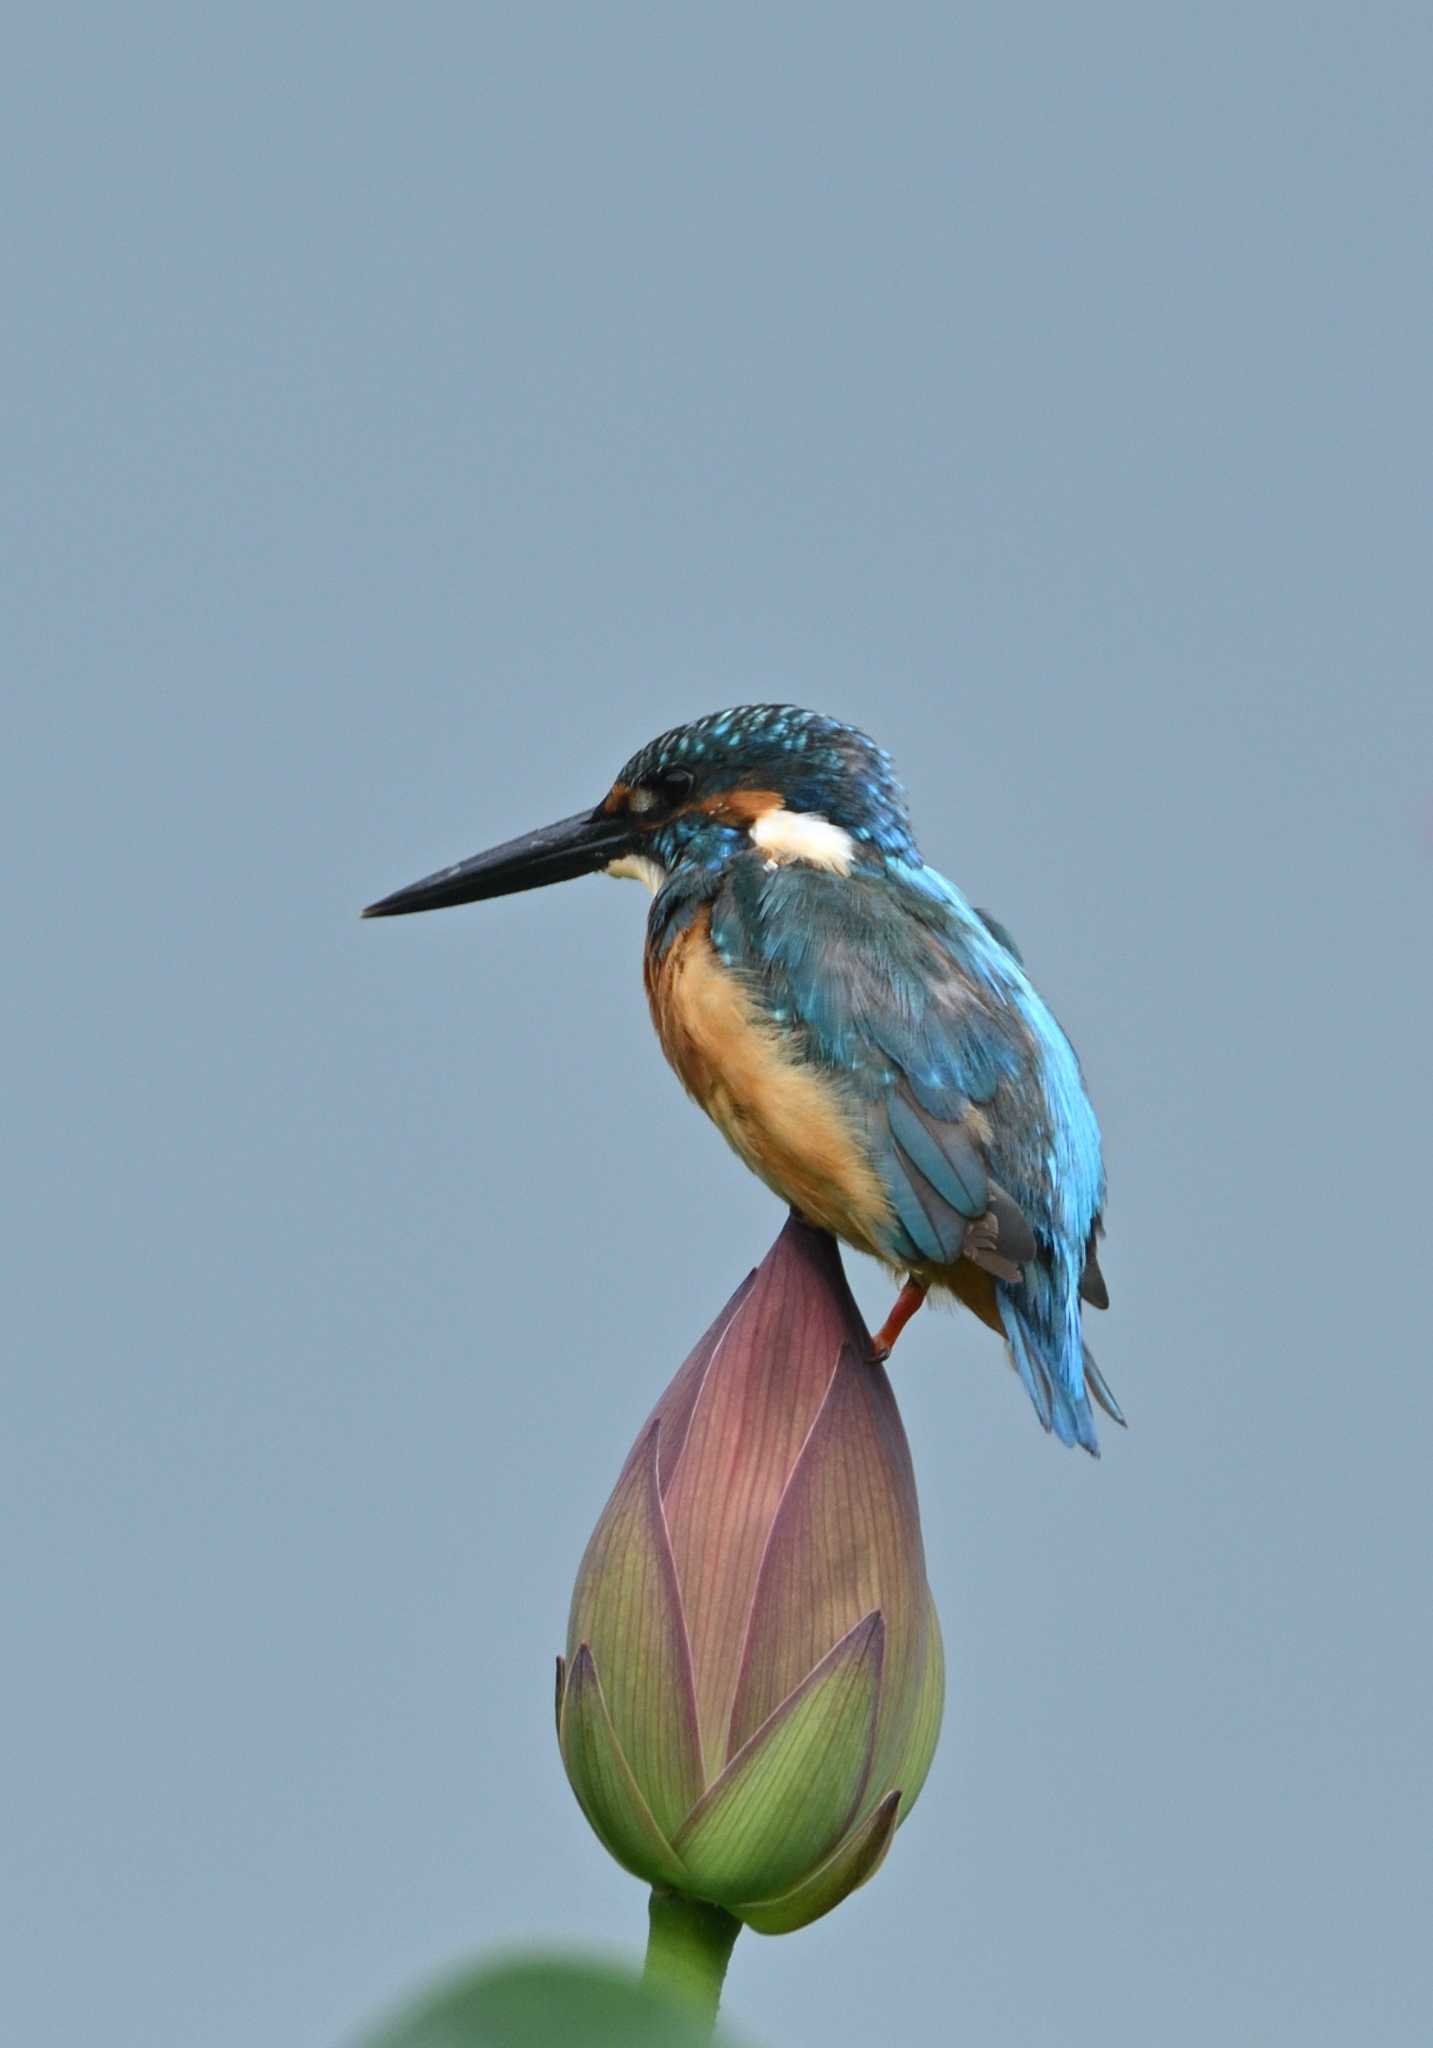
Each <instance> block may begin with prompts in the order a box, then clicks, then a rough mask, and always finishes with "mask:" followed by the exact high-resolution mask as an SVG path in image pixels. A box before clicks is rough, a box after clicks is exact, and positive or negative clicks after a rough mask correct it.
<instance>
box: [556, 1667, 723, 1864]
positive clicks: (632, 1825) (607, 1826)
mask: <svg viewBox="0 0 1433 2048" xmlns="http://www.w3.org/2000/svg"><path fill="white" fill-rule="evenodd" d="M558 1733H559V1740H560V1743H561V1746H562V1761H563V1763H564V1764H565V1765H566V1766H567V1775H568V1779H569V1780H570V1782H571V1785H572V1789H573V1791H574V1792H575V1793H576V1794H577V1800H578V1804H579V1805H580V1806H581V1808H582V1811H583V1812H584V1813H585V1814H586V1816H587V1820H588V1824H589V1826H590V1827H591V1829H592V1831H593V1833H594V1834H595V1835H596V1836H597V1837H598V1839H599V1840H600V1841H601V1843H602V1845H603V1847H604V1848H605V1849H606V1850H607V1851H608V1853H609V1854H610V1855H612V1856H615V1858H616V1859H617V1861H618V1862H619V1863H620V1864H622V1865H623V1867H624V1868H625V1869H627V1870H630V1871H632V1872H633V1874H634V1875H635V1876H637V1877H644V1878H646V1879H647V1881H648V1883H649V1884H670V1885H676V1886H678V1887H681V1886H682V1885H685V1884H690V1882H691V1880H690V1879H689V1878H688V1877H687V1875H686V1872H685V1871H684V1869H683V1867H682V1862H681V1858H680V1857H679V1856H678V1855H677V1854H676V1852H675V1851H674V1850H673V1848H672V1845H671V1843H670V1842H669V1841H668V1840H667V1838H666V1836H665V1835H664V1834H663V1832H662V1830H661V1828H660V1827H658V1825H657V1822H656V1820H655V1819H654V1818H653V1815H652V1810H651V1808H650V1807H649V1806H648V1804H647V1802H646V1800H645V1799H644V1798H643V1797H642V1791H641V1787H640V1786H639V1785H638V1783H637V1780H636V1779H635V1778H634V1777H633V1775H632V1768H631V1765H630V1764H629V1763H628V1761H627V1759H626V1757H625V1756H624V1755H623V1753H622V1745H621V1743H620V1742H619V1741H618V1739H617V1735H616V1732H615V1730H614V1729H613V1726H612V1716H611V1715H610V1714H609V1713H608V1711H607V1702H606V1700H605V1699H604V1698H603V1695H602V1685H601V1682H600V1680H599V1678H598V1675H597V1666H596V1664H595V1663H594V1662H593V1658H592V1652H591V1650H590V1649H589V1648H588V1646H587V1644H586V1643H582V1644H579V1646H578V1650H577V1655H576V1656H575V1657H574V1658H573V1660H572V1667H571V1670H570V1671H569V1672H568V1675H567V1683H566V1685H565V1687H564V1688H563V1696H562V1707H561V1711H560V1713H559V1715H558Z"/></svg>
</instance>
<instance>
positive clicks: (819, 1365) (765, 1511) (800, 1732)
mask: <svg viewBox="0 0 1433 2048" xmlns="http://www.w3.org/2000/svg"><path fill="white" fill-rule="evenodd" d="M870 1350H871V1340H870V1337H869V1335H868V1333H867V1331H866V1328H865V1325H864V1324H863V1322H862V1320H861V1317H860V1313H859V1311H858V1310H857V1308H856V1305H855V1303H854V1301H853V1300H852V1298H851V1294H850V1290H849V1288H848V1287H847V1285H846V1280H845V1275H844V1273H843V1272H842V1270H841V1263H840V1256H839V1254H838V1252H837V1250H836V1246H835V1244H834V1243H833V1241H832V1240H831V1239H830V1238H829V1237H827V1236H826V1235H825V1234H824V1233H822V1232H820V1231H816V1230H813V1229H811V1228H810V1227H809V1226H808V1225H806V1224H804V1223H802V1222H801V1221H800V1220H799V1219H797V1218H796V1217H793V1218H792V1219H791V1221H790V1222H789V1223H788V1224H787V1225H786V1227H785V1229H784V1230H783V1231H782V1233H781V1235H780V1237H779V1238H778V1239H777V1241H776V1243H775V1245H774V1246H773V1247H772V1249H771V1251H770V1252H769V1253H768V1254H767V1257H766V1259H765V1260H764V1261H763V1263H762V1265H761V1266H760V1267H759V1268H758V1270H757V1271H756V1272H755V1273H754V1274H753V1275H752V1276H751V1277H750V1279H748V1280H747V1281H746V1282H745V1283H744V1284H743V1285H742V1286H741V1287H740V1288H738V1290H737V1292H736V1293H735V1294H734V1295H733V1297H732V1299H731V1300H730V1301H729V1302H728V1303H727V1305H726V1307H725V1308H724V1309H723V1310H722V1312H721V1314H720V1315H719V1316H718V1317H717V1319H716V1321H715V1323H713V1325H712V1327H711V1328H710V1329H709V1330H708V1331H707V1333H706V1335H705V1336H704V1337H703V1338H702V1340H701V1342H700V1343H699V1344H698V1346H697V1348H696V1349H695V1351H693V1353H692V1354H691V1356H690V1358H688V1359H687V1361H686V1363H685V1364H684V1365H683V1366H682V1368H681V1370H680V1371H679V1372H678V1374H677V1376H676V1378H675V1379H674V1380H673V1381H672V1383H671V1385H670V1386H669V1387H668V1388H667V1391H666V1393H665V1394H663V1396H662V1398H661V1400H660V1401H659V1402H658V1403H657V1406H656V1408H655V1409H654V1410H653V1412H652V1414H651V1415H650V1416H649V1418H648V1420H647V1422H646V1424H645V1425H644V1426H643V1429H642V1431H641V1434H640V1435H639V1436H638V1439H637V1442H636V1443H635V1445H634V1446H633V1448H632V1451H631V1453H630V1454H629V1456H628V1459H627V1462H626V1464H625V1466H624V1467H623V1470H622V1473H621V1476H620V1477H619V1479H618V1481H617V1485H616V1487H615V1488H614V1490H613V1493H612V1497H611V1499H610V1500H609V1501H608V1503H607V1506H606V1508H605V1509H604V1511H603V1514H602V1517H601V1519H600V1521H599V1522H598V1524H597V1528H596V1530H595V1531H594V1533H593V1536H592V1540H591V1542H590V1543H589V1544H588V1546H587V1552H586V1555H585V1557H584V1558H583V1561H582V1566H581V1569H580V1571H579V1573H578V1578H577V1585H576V1588H575V1591H574V1593H573V1599H572V1616H571V1623H570V1626H569V1630H568V1643H567V1655H566V1658H565V1659H560V1660H559V1664H558V1737H559V1742H560V1744H561V1749H562V1756H563V1761H564V1763H565V1765H566V1768H567V1774H568V1777H569V1778H570V1780H571V1782H572V1786H573V1790H574V1791H575V1792H576V1794H577V1797H578V1800H579V1802H580V1804H581V1806H582V1809H583V1812H584V1813H585V1814H586V1815H587V1818H588V1821H589V1822H590V1823H591V1826H592V1828H593V1830H594V1831H595V1833H596V1834H597V1835H598V1837H599V1839H600V1840H601V1841H602V1842H603V1844H604V1845H605V1846H606V1848H607V1849H608V1850H609V1851H610V1852H611V1854H612V1855H613V1856H615V1857H616V1858H617V1860H618V1862H620V1863H621V1864H623V1865H624V1866H625V1868H627V1869H628V1870H630V1871H632V1872H634V1873H635V1874H636V1875H638V1876H640V1877H644V1878H646V1879H648V1880H649V1881H650V1882H651V1883H653V1884H655V1885H660V1886H665V1887H668V1888H670V1889H671V1890H673V1891H676V1892H680V1893H684V1894H686V1895H687V1896H689V1897H691V1898H696V1899H703V1900H707V1901H710V1902H711V1903H713V1904H715V1905H718V1906H721V1907H723V1908H724V1909H725V1910H726V1911H728V1912H729V1913H732V1914H735V1915H736V1917H737V1918H738V1919H740V1920H743V1921H745V1922H746V1924H747V1925H748V1926H750V1927H752V1928H754V1929H756V1930H757V1931H758V1932H760V1933H767V1934H783V1933H789V1932H791V1931H792V1930H793V1929H795V1928H797V1927H804V1926H806V1925H807V1924H808V1923H809V1922H810V1921H812V1920H815V1919H819V1918H820V1916H821V1915H822V1914H823V1913H828V1912H830V1910H831V1909H832V1907H833V1906H836V1905H839V1903H840V1902H841V1900H842V1899H843V1898H845V1897H846V1896H847V1894H848V1893H849V1892H851V1891H853V1890H854V1889H855V1887H856V1886H857V1885H859V1884H863V1883H864V1882H865V1881H866V1879H867V1878H868V1877H870V1876H871V1875H872V1874H873V1873H874V1871H875V1870H876V1869H877V1868H878V1867H879V1865H880V1863H881V1861H882V1859H883V1858H884V1856H885V1854H886V1851H887V1849H888V1848H889V1847H890V1843H891V1838H892V1836H893V1834H894V1832H895V1829H896V1827H897V1825H898V1823H899V1822H900V1821H901V1820H902V1819H903V1818H904V1816H905V1815H906V1813H908V1812H909V1810H910V1807H911V1805H912V1803H913V1802H914V1800H915V1797H916V1794H917V1793H918V1792H919V1790H920V1788H921V1785H922V1784H923V1783H924V1780H925V1776H926V1772H927V1770H928V1769H929V1767H930V1760H931V1757H932V1755H933V1754H934V1751H935V1744H936V1738H937V1735H938V1733H939V1730H940V1717H941V1708H942V1704H943V1698H944V1673H943V1665H942V1658H941V1646H940V1630H939V1626H938V1624H937V1621H936V1617H935V1607H934V1604H933V1602H932V1600H931V1596H930V1589H929V1587H928V1585H927V1583H926V1575H925V1554H924V1550H923V1548H922V1544H921V1532H920V1515H919V1510H918V1508H917V1504H916V1494H915V1482H914V1478H913V1475H912V1471H911V1460H910V1450H909V1446H908V1445H907V1443H906V1438H905V1432H904V1430H903V1429H902V1427H901V1421H900V1417H899V1415H898V1413H897V1411H896V1405H895V1399H894V1396H893V1395H892V1392H891V1388H890V1383H889V1381H888V1380H887V1378H886V1375H885V1373H884V1372H883V1371H882V1370H881V1368H880V1367H879V1366H877V1365H873V1364H871V1363H870Z"/></svg>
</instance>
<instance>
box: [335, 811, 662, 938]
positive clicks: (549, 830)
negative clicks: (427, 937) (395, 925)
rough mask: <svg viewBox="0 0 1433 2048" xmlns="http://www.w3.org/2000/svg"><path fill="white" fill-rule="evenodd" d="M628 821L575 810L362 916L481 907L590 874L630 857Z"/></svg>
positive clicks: (374, 905) (398, 891)
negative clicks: (571, 815) (495, 899)
mask: <svg viewBox="0 0 1433 2048" xmlns="http://www.w3.org/2000/svg"><path fill="white" fill-rule="evenodd" d="M632 845H633V835H632V821H631V819H630V818H618V817H613V816H611V815H610V814H609V813H608V812H606V811H604V810H601V809H598V810H595V811H579V812H578V814H577V816H576V817H575V818H564V819H563V820H562V821H561V823H560V824H557V825H544V826H543V827H542V828H541V830H540V831H537V832H525V833H524V834H523V836H522V837H521V838H520V839H509V840H508V841H507V843H506V845H504V846H495V847H493V848H492V850H491V852H489V853H476V854H474V855H473V858H472V859H471V860H460V861H459V862H458V864H457V866H456V867H451V868H439V870H438V872H437V874H436V875H425V876H424V877H423V879H422V881H421V882H410V883H409V884H408V887H407V888H406V889H395V890H394V892H393V894H392V895H391V896H384V897H383V898H381V900H380V901H379V902H377V903H370V904H369V906H368V908H367V910H365V911H364V913H363V915H364V916H365V917H406V916H407V915H408V914H409V912H410V911H414V910H446V909H447V908H448V906H449V905H450V904H453V903H481V902H483V901H484V900H485V899H486V898H487V897H489V896H511V895H513V894H514V893H515V892H516V891H517V890H519V889H541V888H543V887H544V886H545V885H546V884H547V883H548V882H567V881H571V879H572V877H573V876H574V875H593V874H596V872H597V870H598V869H599V868H605V867H606V866H607V864H608V862H609V861H614V860H616V859H617V858H618V856H619V855H621V854H623V853H627V852H630V850H631V848H632Z"/></svg>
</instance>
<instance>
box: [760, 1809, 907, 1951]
mask: <svg viewBox="0 0 1433 2048" xmlns="http://www.w3.org/2000/svg"><path fill="white" fill-rule="evenodd" d="M900 1803H901V1795H900V1793H899V1792H888V1793H887V1794H886V1797H885V1798H884V1799H883V1800H882V1801H881V1803H880V1805H879V1806H878V1807H876V1808H875V1810H874V1812H872V1813H869V1814H868V1815H867V1816H866V1818H865V1820H863V1821H862V1823H861V1825H860V1826H859V1827H858V1828H855V1829H853V1830H852V1832H851V1833H850V1834H849V1835H847V1837H846V1839H845V1841H844V1842H843V1843H842V1844H841V1846H840V1848H839V1849H838V1850H837V1851H836V1853H835V1855H834V1856H832V1857H829V1858H828V1859H827V1861H826V1862H825V1863H823V1864H822V1865H821V1868H820V1869H819V1870H818V1871H816V1872H815V1873H814V1875H813V1876H811V1877H808V1878H807V1879H806V1882H805V1883H804V1884H799V1885H797V1887H796V1889H795V1890H794V1891H790V1892H787V1893H786V1894H785V1895H784V1897H782V1898H779V1899H772V1900H770V1901H769V1902H768V1903H767V1904H765V1905H761V1906H737V1907H735V1908H733V1910H734V1911H735V1912H736V1913H737V1915H738V1916H739V1917H740V1918H741V1919H742V1920H744V1921H745V1922H746V1924H747V1926H748V1927H750V1928H752V1929H753V1930H754V1931H755V1932H756V1933H757V1934H794V1933H795V1932H796V1930H797V1928H798V1927H809V1926H810V1925H811V1922H812V1921H813V1920H819V1919H820V1918H821V1916H822V1914H823V1913H829V1912H830V1911H831V1910H832V1908H833V1907H835V1906H839V1905H840V1903H841V1901H842V1899H844V1898H848V1897H849V1896H850V1894H851V1893H852V1892H853V1891H854V1890H855V1889H856V1887H857V1885H859V1884H864V1883H865V1882H866V1879H867V1878H868V1877H874V1876H875V1874H876V1872H877V1871H878V1870H879V1869H880V1867H881V1865H882V1863H883V1862H884V1861H885V1856H886V1851H887V1849H889V1848H890V1846H891V1838H892V1836H893V1835H894V1834H895V1832H896V1819H897V1814H898V1812H899V1808H900Z"/></svg>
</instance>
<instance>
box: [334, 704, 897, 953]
mask: <svg viewBox="0 0 1433 2048" xmlns="http://www.w3.org/2000/svg"><path fill="white" fill-rule="evenodd" d="M752 846H756V847H758V848H762V849H764V850H765V851H766V853H767V855H768V857H769V858H771V859H774V860H807V861H811V862H812V863H814V864H815V865H817V866H822V867H828V868H833V869H835V870H837V871H838V872H840V873H848V872H849V871H850V869H851V867H852V866H853V864H856V863H858V862H860V861H862V860H863V859H869V858H879V857H880V856H882V855H885V854H895V855H909V854H911V853H912V852H913V851H914V846H913V842H912V839H911V833H910V824H909V821H908V818H907V815H906V805H905V797H904V794H903V792H902V790H901V788H900V785H899V783H897V781H896V779H895V776H894V774H893V773H892V770H891V764H890V761H889V759H888V758H887V756H886V755H885V754H884V753H882V751H881V749H880V748H879V747H877V746H876V745H875V744H874V743H873V742H872V741H871V740H869V739H867V737H866V735H865V734H864V733H862V732H858V731H857V730H856V728H855V727H854V726H850V725H843V724H841V723H840V721H839V720H837V719H834V718H826V717H823V716H822V714H821V713H820V712H817V711H800V710H798V709H797V708H796V707H795V706H794V705H790V704H743V705H739V706H738V707H737V708H736V709H735V710H732V711H715V712H712V713H711V715H710V716H709V717H706V718H698V719H695V720H694V721H693V722H692V724H690V725H679V726H676V727H674V728H673V730H672V731H671V732H664V733H663V734H662V735H661V736H660V738H658V739H655V740H651V741H650V742H649V743H648V744H647V745H646V746H645V747H642V748H640V749H639V750H638V752H637V753H635V754H634V755H633V756H632V758H631V760H630V761H628V762H627V764H626V766H625V767H624V768H623V769H622V771H621V773H620V774H619V775H618V776H617V779H616V780H615V782H614V783H613V784H612V787H611V788H610V789H609V790H608V792H607V794H606V795H605V796H604V797H603V798H602V800H601V802H600V803H599V804H597V805H596V807H595V808H594V809H593V810H590V811H579V812H578V813H577V815H576V816H575V817H572V818H564V819H562V820H561V822H560V823H558V824H556V825H545V826H543V827H541V828H540V830H538V831H536V832H528V833H525V834H524V835H523V836H522V837H521V838H519V839H510V840H508V841H507V842H506V843H505V844H504V845H502V846H495V847H493V848H492V849H491V851H490V852H487V853H479V854H476V855H474V856H473V858H472V859H471V860H464V861H459V862H458V863H457V864H456V866H454V867H450V868H440V869H439V871H438V872H437V874H433V875H426V876H425V877H424V878H423V880H422V881H420V882H413V883H411V884H410V885H409V886H408V887H407V888H406V889H398V890H395V892H394V893H393V895H391V896H385V897H383V899H382V900H381V901H380V902H378V903H372V904H370V905H369V907H368V909H367V910H365V911H364V913H363V914H364V916H365V917H401V916H403V915H404V914H405V913H407V912H409V911H414V910H439V909H442V908H444V907H446V906H447V905H450V904H455V903H475V902H478V901H480V900H482V899H484V898H486V897H489V896H508V895H511V894H512V893H513V892H514V891H515V890H518V889H536V888H540V887H541V886H542V885H543V884H544V883H547V882H564V881H567V880H569V879H570V878H571V877H573V876H575V875H587V874H596V873H597V872H599V871H605V872H606V873H608V874H615V875H632V876H636V877H637V878H638V879H640V880H643V881H645V882H647V883H648V885H649V886H650V887H652V888H653V889H656V888H660V887H661V885H662V883H663V882H664V881H665V880H666V879H667V878H668V877H669V876H670V875H672V874H673V873H675V872H676V871H677V870H678V869H681V868H688V867H692V866H699V867H717V868H719V867H722V866H724V865H725V864H726V862H727V861H728V860H731V859H733V858H735V856H736V855H737V854H739V853H743V852H746V851H747V850H749V849H750V848H751V847H752Z"/></svg>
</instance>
